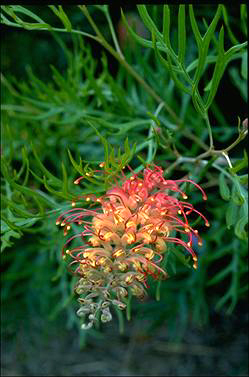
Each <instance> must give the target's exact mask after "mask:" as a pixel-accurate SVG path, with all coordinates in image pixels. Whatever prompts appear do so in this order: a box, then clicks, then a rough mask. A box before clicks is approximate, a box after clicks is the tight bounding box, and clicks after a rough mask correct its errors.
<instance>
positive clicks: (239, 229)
mask: <svg viewBox="0 0 249 377" xmlns="http://www.w3.org/2000/svg"><path fill="white" fill-rule="evenodd" d="M246 224H248V215H245V216H244V217H241V218H240V219H239V221H238V222H237V224H236V226H235V234H236V236H237V237H238V238H240V239H241V240H246V239H247V238H248V231H246V230H245V226H246Z"/></svg>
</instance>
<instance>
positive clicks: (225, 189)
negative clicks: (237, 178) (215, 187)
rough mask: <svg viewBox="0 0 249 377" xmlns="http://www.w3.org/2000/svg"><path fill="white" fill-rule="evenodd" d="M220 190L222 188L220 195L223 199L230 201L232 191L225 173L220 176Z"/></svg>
mask: <svg viewBox="0 0 249 377" xmlns="http://www.w3.org/2000/svg"><path fill="white" fill-rule="evenodd" d="M219 188H220V195H221V197H222V199H224V200H229V199H230V196H231V195H230V189H229V187H228V185H227V183H226V180H225V176H224V174H223V173H220V176H219Z"/></svg>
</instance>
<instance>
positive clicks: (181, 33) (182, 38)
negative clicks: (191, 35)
mask: <svg viewBox="0 0 249 377" xmlns="http://www.w3.org/2000/svg"><path fill="white" fill-rule="evenodd" d="M185 52H186V25H185V5H184V4H181V5H179V12H178V60H179V62H180V63H181V64H184V58H185Z"/></svg>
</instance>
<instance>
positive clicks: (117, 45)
mask: <svg viewBox="0 0 249 377" xmlns="http://www.w3.org/2000/svg"><path fill="white" fill-rule="evenodd" d="M105 16H106V19H107V22H108V25H109V28H110V31H111V35H112V39H113V43H114V46H115V48H116V50H117V53H118V54H119V56H120V57H121V59H124V55H123V54H122V51H121V49H120V47H119V43H118V40H117V37H116V33H115V30H114V27H113V24H112V19H111V17H110V14H109V8H108V5H107V11H106V12H105Z"/></svg>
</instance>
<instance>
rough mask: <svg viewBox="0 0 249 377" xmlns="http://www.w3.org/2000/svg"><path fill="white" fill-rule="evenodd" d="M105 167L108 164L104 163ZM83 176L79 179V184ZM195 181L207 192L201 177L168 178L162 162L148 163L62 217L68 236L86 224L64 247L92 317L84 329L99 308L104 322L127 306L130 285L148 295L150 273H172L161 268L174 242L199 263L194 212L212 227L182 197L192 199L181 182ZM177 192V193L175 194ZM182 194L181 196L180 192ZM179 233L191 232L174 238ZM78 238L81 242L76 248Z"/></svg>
mask: <svg viewBox="0 0 249 377" xmlns="http://www.w3.org/2000/svg"><path fill="white" fill-rule="evenodd" d="M102 167H103V164H102ZM82 178H83V177H80V178H78V179H77V180H76V181H75V184H78V183H79V182H80V180H81V179H82ZM183 182H190V183H192V184H194V185H195V186H196V187H197V188H198V189H199V190H201V192H202V195H203V199H204V200H206V199H207V197H206V194H205V192H204V191H203V190H202V188H201V187H200V186H199V185H197V184H196V183H195V182H193V181H191V180H188V179H178V180H166V179H165V178H164V177H163V170H162V168H161V167H159V166H154V167H153V168H151V167H147V168H146V169H144V171H143V174H142V175H141V174H135V173H134V172H133V174H132V176H131V177H130V178H129V179H126V178H125V177H123V179H122V183H121V184H116V185H115V186H113V187H112V188H111V189H110V190H108V191H107V192H106V194H105V195H103V196H101V197H98V198H97V197H96V196H95V195H89V196H87V197H85V199H86V201H87V202H90V203H95V204H98V208H97V209H95V210H93V209H85V208H77V207H75V206H76V202H75V201H73V202H72V206H73V207H75V208H73V209H71V210H69V211H67V212H65V213H64V214H62V215H61V216H60V217H59V218H58V219H57V225H59V224H60V225H61V226H63V227H64V234H65V235H66V234H67V233H68V231H69V230H70V229H71V226H72V224H75V225H76V224H77V225H79V226H81V227H82V228H81V231H80V233H79V234H77V235H74V236H72V237H71V238H69V240H68V241H67V242H66V244H65V246H64V248H63V258H67V255H68V256H70V257H71V259H72V260H71V262H70V267H71V268H72V272H73V273H74V274H76V275H77V276H79V280H78V283H77V285H76V287H75V291H76V293H77V294H79V295H80V296H81V297H79V299H78V300H79V302H80V304H81V308H80V309H79V310H78V312H77V313H78V315H79V316H84V317H86V316H87V317H88V323H86V324H84V325H83V328H86V329H87V328H90V327H91V326H92V325H93V323H94V320H96V316H97V313H98V312H99V311H100V312H101V317H100V318H101V321H102V322H108V321H110V320H111V319H112V315H111V312H110V306H111V305H117V306H118V307H119V308H120V309H124V308H125V307H126V303H125V301H126V296H127V295H128V291H127V289H129V290H130V292H131V294H132V295H134V296H137V297H139V298H141V299H142V298H143V297H145V295H146V288H147V278H148V276H149V275H150V276H152V277H153V278H154V279H158V278H166V277H167V273H166V271H164V270H163V269H162V268H161V267H160V262H161V260H162V259H163V255H164V253H165V252H166V251H167V245H168V244H169V243H175V244H178V245H181V246H183V248H185V249H186V250H187V251H188V252H189V253H190V254H191V255H192V259H193V267H194V268H197V256H196V254H195V253H194V251H193V249H192V242H193V236H195V237H197V238H198V244H199V245H201V243H202V242H201V238H200V236H199V235H198V231H197V230H195V229H193V228H192V227H191V226H190V224H189V221H188V216H189V215H190V214H194V213H196V214H197V215H198V216H200V217H201V218H202V219H203V220H204V222H205V225H206V226H209V223H208V221H207V219H206V218H205V217H204V216H203V215H202V214H201V213H200V212H199V211H197V210H196V209H195V208H194V207H193V205H192V204H190V203H188V202H186V201H182V200H179V199H178V198H177V197H176V196H179V195H180V196H181V197H182V198H183V199H187V195H186V194H185V193H184V192H183V191H181V189H180V188H179V184H181V183H183ZM174 193H175V194H174ZM176 194H177V195H176ZM172 233H174V234H177V235H179V234H183V235H185V238H186V240H183V238H182V237H180V236H179V237H173V236H172ZM76 238H78V239H79V240H80V244H79V246H76V247H73V248H72V247H70V244H71V242H72V241H73V240H74V239H76Z"/></svg>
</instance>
